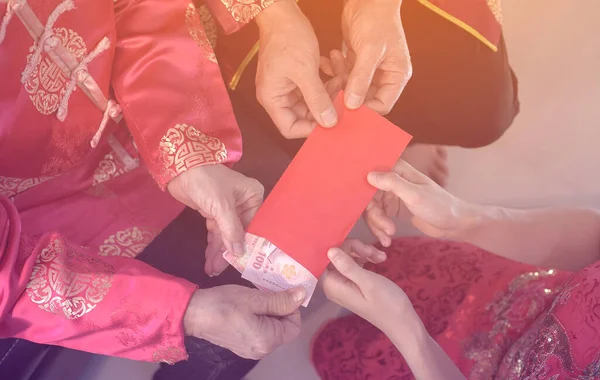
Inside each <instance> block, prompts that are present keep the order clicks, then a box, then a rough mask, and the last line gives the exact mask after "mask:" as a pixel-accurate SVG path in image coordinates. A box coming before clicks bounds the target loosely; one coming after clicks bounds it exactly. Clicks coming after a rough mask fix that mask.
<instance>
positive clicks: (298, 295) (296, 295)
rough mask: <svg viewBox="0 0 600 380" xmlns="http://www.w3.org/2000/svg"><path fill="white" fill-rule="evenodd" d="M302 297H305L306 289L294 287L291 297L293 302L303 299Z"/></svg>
mask: <svg viewBox="0 0 600 380" xmlns="http://www.w3.org/2000/svg"><path fill="white" fill-rule="evenodd" d="M304 297H306V290H304V288H297V289H294V291H293V293H292V299H293V300H294V302H300V301H304Z"/></svg>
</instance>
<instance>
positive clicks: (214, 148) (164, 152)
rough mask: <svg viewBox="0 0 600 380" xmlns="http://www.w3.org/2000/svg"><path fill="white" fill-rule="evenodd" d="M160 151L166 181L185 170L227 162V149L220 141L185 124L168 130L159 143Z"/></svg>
mask: <svg viewBox="0 0 600 380" xmlns="http://www.w3.org/2000/svg"><path fill="white" fill-rule="evenodd" d="M160 151H161V160H162V163H163V165H164V169H163V180H166V181H168V180H170V179H172V178H173V177H175V176H176V175H177V174H180V173H183V172H184V171H186V170H187V169H190V168H193V167H196V166H199V165H204V164H218V163H223V162H225V161H226V160H227V149H226V148H225V144H223V143H222V142H221V140H219V139H218V138H216V137H212V136H208V135H206V134H204V133H202V132H200V131H199V130H197V129H196V128H194V127H193V126H191V125H187V124H177V125H176V126H175V127H174V128H170V129H169V130H168V131H167V133H166V134H165V135H164V136H163V138H162V139H161V141H160Z"/></svg>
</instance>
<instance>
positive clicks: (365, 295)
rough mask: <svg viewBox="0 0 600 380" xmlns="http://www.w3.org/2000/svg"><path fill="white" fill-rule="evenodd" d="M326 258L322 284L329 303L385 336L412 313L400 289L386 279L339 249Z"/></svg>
mask: <svg viewBox="0 0 600 380" xmlns="http://www.w3.org/2000/svg"><path fill="white" fill-rule="evenodd" d="M327 255H328V257H329V259H330V260H331V265H330V266H329V267H328V268H327V270H326V271H325V274H324V276H323V278H322V280H321V284H322V286H323V290H324V291H325V295H327V298H329V299H330V300H331V301H333V302H335V303H337V304H338V305H340V306H342V307H345V308H346V309H348V310H350V311H352V312H353V313H355V314H358V315H359V316H361V317H362V318H364V319H366V320H367V321H369V322H370V323H372V324H373V325H374V326H376V327H377V328H379V329H380V330H381V331H383V332H386V333H389V332H391V331H392V330H393V328H394V325H397V324H398V321H399V320H402V317H403V316H404V315H406V312H408V311H413V310H414V309H413V308H412V305H411V303H410V301H409V299H408V297H407V296H406V294H405V293H404V291H403V290H402V289H400V288H399V287H398V286H396V284H394V283H393V282H392V281H390V280H388V279H387V278H385V277H383V276H380V275H378V274H376V273H373V272H371V271H369V270H366V269H363V268H361V266H360V265H359V264H358V263H356V262H355V261H354V260H353V259H352V257H351V256H350V255H349V254H347V253H345V252H344V251H343V250H342V249H339V248H333V249H331V250H330V251H329V252H328V253H327Z"/></svg>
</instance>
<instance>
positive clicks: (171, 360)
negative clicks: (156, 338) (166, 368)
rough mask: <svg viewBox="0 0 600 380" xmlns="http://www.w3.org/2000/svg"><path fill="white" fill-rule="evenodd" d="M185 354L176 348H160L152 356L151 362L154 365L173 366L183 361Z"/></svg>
mask: <svg viewBox="0 0 600 380" xmlns="http://www.w3.org/2000/svg"><path fill="white" fill-rule="evenodd" d="M186 358H187V354H186V353H185V352H184V351H183V350H181V349H179V348H177V347H161V348H159V349H157V350H156V351H154V353H153V354H152V361H153V362H155V363H167V364H169V365H173V364H175V363H177V362H178V361H180V360H185V359H186Z"/></svg>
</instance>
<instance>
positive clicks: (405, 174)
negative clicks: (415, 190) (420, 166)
mask: <svg viewBox="0 0 600 380" xmlns="http://www.w3.org/2000/svg"><path fill="white" fill-rule="evenodd" d="M392 171H393V172H394V173H397V174H398V175H400V176H401V177H402V178H404V179H406V180H408V181H410V182H412V183H415V184H426V183H430V182H431V180H430V179H429V177H427V176H426V175H425V174H423V173H421V172H420V171H418V170H417V169H415V168H413V167H412V165H410V164H409V163H408V162H406V161H404V160H402V159H400V160H398V162H396V165H394V169H392Z"/></svg>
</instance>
